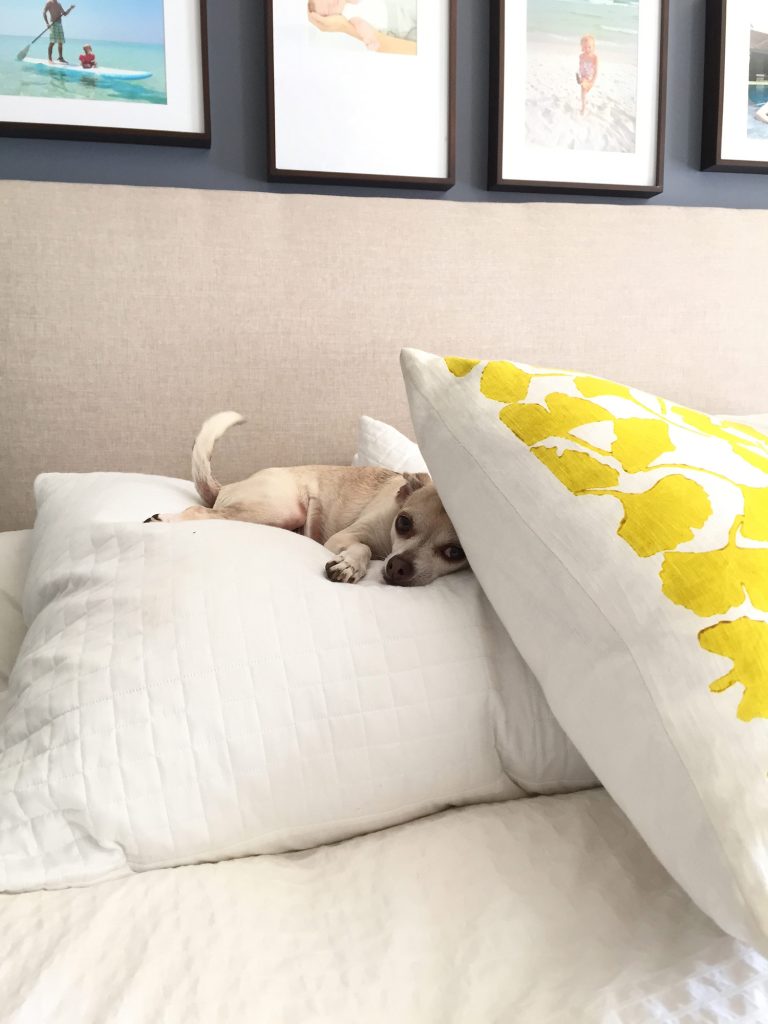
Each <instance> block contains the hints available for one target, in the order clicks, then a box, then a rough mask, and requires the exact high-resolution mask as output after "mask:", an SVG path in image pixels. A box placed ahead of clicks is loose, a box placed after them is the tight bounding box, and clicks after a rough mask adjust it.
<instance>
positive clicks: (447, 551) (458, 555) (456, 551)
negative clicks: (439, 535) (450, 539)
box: [443, 544, 466, 562]
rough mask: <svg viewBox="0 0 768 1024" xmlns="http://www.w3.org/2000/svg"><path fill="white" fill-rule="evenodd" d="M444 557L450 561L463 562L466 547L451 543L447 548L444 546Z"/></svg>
mask: <svg viewBox="0 0 768 1024" xmlns="http://www.w3.org/2000/svg"><path fill="white" fill-rule="evenodd" d="M443 557H444V558H447V559H448V561H449V562H461V561H463V560H464V558H466V555H465V554H464V549H463V548H460V547H459V545H458V544H449V545H448V547H447V548H443Z"/></svg>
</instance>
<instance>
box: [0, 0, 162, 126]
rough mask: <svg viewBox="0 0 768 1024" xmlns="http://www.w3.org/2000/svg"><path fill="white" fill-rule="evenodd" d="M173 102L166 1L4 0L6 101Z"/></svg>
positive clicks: (1, 87)
mask: <svg viewBox="0 0 768 1024" xmlns="http://www.w3.org/2000/svg"><path fill="white" fill-rule="evenodd" d="M3 96H8V97H17V96H18V97H33V98H37V99H41V100H62V99H63V100H97V101H119V102H123V103H151V104H158V103H160V104H167V102H168V98H167V93H166V77H165V12H164V0H131V3H130V4H128V5H125V4H115V3H113V2H111V0H75V2H74V3H72V2H70V0H61V2H59V0H47V2H46V0H2V2H1V3H0V120H2V109H1V108H2V97H3Z"/></svg>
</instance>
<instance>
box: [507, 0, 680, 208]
mask: <svg viewBox="0 0 768 1024" xmlns="http://www.w3.org/2000/svg"><path fill="white" fill-rule="evenodd" d="M491 9H492V23H491V119H490V149H489V163H488V188H489V189H508V190H510V191H524V192H559V193H563V194H567V195H573V194H576V195H578V194H588V195H615V196H637V197H648V196H654V195H658V193H659V192H661V191H662V189H663V174H664V119H665V107H666V61H667V30H668V17H669V12H668V0H612V2H603V3H598V2H596V0H491Z"/></svg>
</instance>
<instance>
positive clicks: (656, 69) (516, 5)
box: [500, 0, 662, 187]
mask: <svg viewBox="0 0 768 1024" xmlns="http://www.w3.org/2000/svg"><path fill="white" fill-rule="evenodd" d="M502 2H503V7H504V22H503V23H504V39H503V45H504V62H503V69H504V74H503V82H502V83H501V86H500V87H501V89H502V98H503V107H502V110H503V124H502V132H501V139H500V144H501V178H502V179H503V180H509V181H533V182H553V183H555V182H573V183H584V184H605V185H628V186H641V187H647V186H652V185H654V184H655V182H656V176H657V171H656V168H657V161H658V152H657V139H658V127H659V126H658V116H659V87H660V79H661V70H662V69H661V67H660V60H661V32H662V2H661V0H643V2H641V3H640V5H639V26H638V55H637V56H638V67H637V93H636V118H635V152H633V153H629V152H627V153H619V152H604V151H590V150H586V149H583V150H577V149H570V150H569V149H564V148H554V147H553V148H544V147H541V146H535V145H531V144H529V143H528V141H527V139H526V91H527V67H528V60H527V50H528V31H527V21H528V3H527V0H512V2H509V0H502ZM577 42H578V40H577ZM574 55H575V56H574V73H575V71H576V70H577V67H578V60H577V58H578V52H577V51H576V50H574Z"/></svg>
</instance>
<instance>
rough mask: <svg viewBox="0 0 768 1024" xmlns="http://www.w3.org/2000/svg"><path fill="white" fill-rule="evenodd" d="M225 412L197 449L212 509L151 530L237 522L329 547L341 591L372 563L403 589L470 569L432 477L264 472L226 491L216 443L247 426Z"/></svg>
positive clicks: (331, 573) (199, 481)
mask: <svg viewBox="0 0 768 1024" xmlns="http://www.w3.org/2000/svg"><path fill="white" fill-rule="evenodd" d="M242 422H243V418H242V416H240V415H239V414H238V413H236V412H220V413H217V415H215V416H212V417H211V418H210V419H209V420H206V422H205V423H204V424H203V426H202V428H201V430H200V433H199V434H198V437H197V440H196V441H195V446H194V448H193V449H192V477H193V479H194V481H195V487H196V488H197V493H198V494H199V495H200V497H201V498H202V500H203V501H204V502H205V505H204V506H203V505H193V506H192V507H191V508H188V509H186V510H185V511H184V512H179V513H177V514H168V515H154V516H151V517H150V518H149V519H147V520H145V522H147V523H149V522H153V521H154V522H162V523H177V522H183V521H187V520H194V519H237V520H240V521H241V522H245V523H260V524H262V525H263V526H278V527H281V528H282V529H284V530H293V531H295V532H297V533H302V534H303V535H304V536H305V537H311V538H312V539H313V540H316V541H318V543H320V544H324V545H325V547H327V548H330V550H331V551H333V553H334V554H335V555H336V558H334V559H332V560H331V561H330V562H328V564H327V565H326V567H325V571H326V575H327V576H328V579H330V580H333V581H334V582H335V583H357V582H358V580H361V579H362V578H363V576H365V574H366V572H367V571H368V566H369V564H370V561H371V559H372V558H376V559H386V562H385V565H384V579H385V581H386V582H387V583H392V584H395V585H396V586H401V587H417V586H424V584H426V583H431V582H432V581H433V580H436V579H437V578H438V577H439V576H445V575H446V573H450V572H456V570H457V569H463V568H465V567H466V565H467V559H466V556H465V554H464V551H463V549H462V547H461V545H460V543H459V540H458V538H457V536H456V531H455V530H454V528H453V525H452V523H451V521H450V519H449V518H448V515H447V513H446V511H445V509H444V508H443V504H442V502H441V501H440V498H439V497H438V494H437V491H436V490H435V488H434V486H433V484H432V481H431V480H430V478H429V476H427V474H426V473H416V474H411V473H404V474H402V475H401V474H399V473H394V472H392V470H389V469H378V468H374V467H360V468H353V467H347V466H296V467H293V468H289V469H262V470H261V471H260V472H258V473H254V475H253V476H249V477H248V478H247V479H246V480H241V481H240V482H239V483H235V484H226V485H225V486H223V487H222V485H221V484H220V483H219V482H218V481H217V480H216V479H215V477H214V476H213V473H212V471H211V455H212V454H213V447H214V445H215V444H216V441H218V439H219V438H220V437H221V436H222V434H224V433H225V431H227V430H228V429H229V428H230V427H232V426H235V425H236V424H238V423H242Z"/></svg>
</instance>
